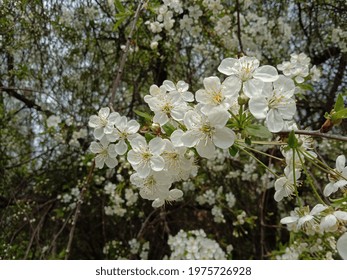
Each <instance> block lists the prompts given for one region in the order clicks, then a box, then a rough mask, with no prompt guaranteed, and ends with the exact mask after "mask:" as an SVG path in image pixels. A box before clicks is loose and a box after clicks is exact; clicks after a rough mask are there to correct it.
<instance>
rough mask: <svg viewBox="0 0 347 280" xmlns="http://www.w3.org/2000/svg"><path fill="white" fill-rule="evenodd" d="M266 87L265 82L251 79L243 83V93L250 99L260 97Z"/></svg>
mask: <svg viewBox="0 0 347 280" xmlns="http://www.w3.org/2000/svg"><path fill="white" fill-rule="evenodd" d="M263 87H264V82H263V81H260V80H256V79H251V80H248V81H246V82H244V83H243V92H244V93H245V95H246V96H247V97H249V98H252V97H256V96H260V95H261V93H262V90H263Z"/></svg>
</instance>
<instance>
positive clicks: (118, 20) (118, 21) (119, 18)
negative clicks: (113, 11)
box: [113, 14, 128, 31]
mask: <svg viewBox="0 0 347 280" xmlns="http://www.w3.org/2000/svg"><path fill="white" fill-rule="evenodd" d="M127 17H128V15H127V14H118V15H116V23H115V24H114V26H113V30H114V31H116V30H117V29H118V27H119V26H120V25H121V24H122V23H123V22H124V21H125V20H126V18H127Z"/></svg>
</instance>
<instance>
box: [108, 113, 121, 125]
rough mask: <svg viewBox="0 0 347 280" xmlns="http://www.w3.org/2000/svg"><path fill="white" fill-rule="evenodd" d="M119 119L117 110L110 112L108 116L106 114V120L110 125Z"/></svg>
mask: <svg viewBox="0 0 347 280" xmlns="http://www.w3.org/2000/svg"><path fill="white" fill-rule="evenodd" d="M119 119H120V115H119V113H117V112H112V113H111V114H110V115H109V116H108V122H109V124H111V125H114V124H116V123H117V121H119Z"/></svg>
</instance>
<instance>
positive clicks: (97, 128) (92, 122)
mask: <svg viewBox="0 0 347 280" xmlns="http://www.w3.org/2000/svg"><path fill="white" fill-rule="evenodd" d="M118 119H119V114H118V113H117V112H112V113H111V114H110V108H108V107H105V108H101V109H100V111H99V113H98V116H97V115H92V116H91V117H90V119H89V123H88V125H89V126H90V127H92V128H94V137H95V138H96V139H98V140H100V139H101V138H102V137H103V136H104V134H110V133H112V132H113V128H114V125H115V124H116V123H117V121H118Z"/></svg>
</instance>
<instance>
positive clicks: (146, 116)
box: [134, 110, 153, 121]
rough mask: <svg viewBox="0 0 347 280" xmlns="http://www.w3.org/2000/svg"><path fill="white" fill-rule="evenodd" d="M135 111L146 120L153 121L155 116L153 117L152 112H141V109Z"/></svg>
mask: <svg viewBox="0 0 347 280" xmlns="http://www.w3.org/2000/svg"><path fill="white" fill-rule="evenodd" d="M134 113H135V114H136V115H138V116H140V117H142V118H144V119H146V120H149V121H152V118H153V117H152V116H151V115H150V114H148V113H145V112H141V111H139V110H134Z"/></svg>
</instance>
